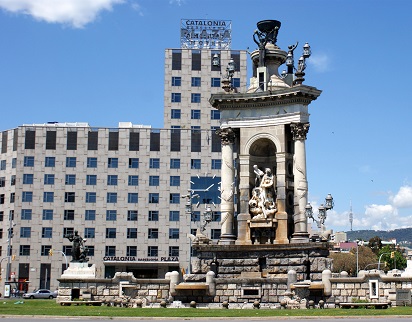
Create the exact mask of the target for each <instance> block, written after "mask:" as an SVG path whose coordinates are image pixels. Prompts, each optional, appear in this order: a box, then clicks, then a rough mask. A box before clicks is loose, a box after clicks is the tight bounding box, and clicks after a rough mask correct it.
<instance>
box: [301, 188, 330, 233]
mask: <svg viewBox="0 0 412 322" xmlns="http://www.w3.org/2000/svg"><path fill="white" fill-rule="evenodd" d="M333 206H334V204H333V197H332V195H331V194H330V193H329V194H328V195H327V196H326V198H325V205H323V204H321V205H320V206H319V208H318V218H319V219H315V218H314V217H313V210H312V205H311V204H310V203H308V204H307V205H306V207H305V215H306V217H307V218H311V219H312V220H313V221H314V222H316V224H317V225H318V228H320V229H321V230H322V231H324V230H325V225H324V224H325V220H326V212H327V211H328V210H331V209H333Z"/></svg>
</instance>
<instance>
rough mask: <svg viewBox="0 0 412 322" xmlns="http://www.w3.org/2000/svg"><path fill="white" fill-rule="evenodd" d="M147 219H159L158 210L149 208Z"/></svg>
mask: <svg viewBox="0 0 412 322" xmlns="http://www.w3.org/2000/svg"><path fill="white" fill-rule="evenodd" d="M149 221H159V211H157V210H149Z"/></svg>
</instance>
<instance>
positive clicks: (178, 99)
mask: <svg viewBox="0 0 412 322" xmlns="http://www.w3.org/2000/svg"><path fill="white" fill-rule="evenodd" d="M181 101H182V94H181V93H172V103H180V102H181Z"/></svg>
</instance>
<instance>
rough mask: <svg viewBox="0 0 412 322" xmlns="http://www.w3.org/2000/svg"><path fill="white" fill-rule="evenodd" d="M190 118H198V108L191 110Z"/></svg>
mask: <svg viewBox="0 0 412 322" xmlns="http://www.w3.org/2000/svg"><path fill="white" fill-rule="evenodd" d="M190 114H191V119H192V120H200V110H191V113H190Z"/></svg>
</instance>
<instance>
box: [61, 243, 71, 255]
mask: <svg viewBox="0 0 412 322" xmlns="http://www.w3.org/2000/svg"><path fill="white" fill-rule="evenodd" d="M72 250H73V247H72V246H65V245H63V253H65V254H66V256H71V255H72Z"/></svg>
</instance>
